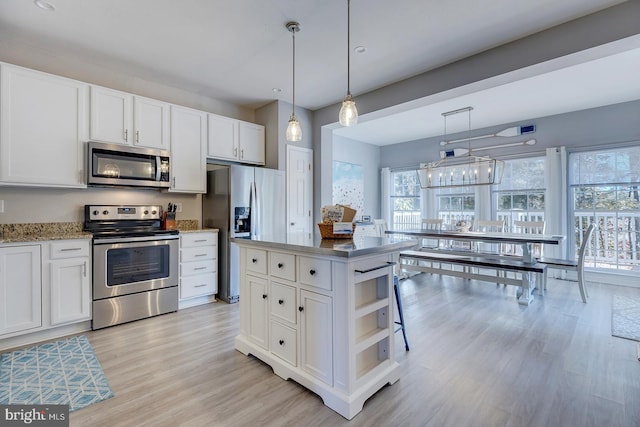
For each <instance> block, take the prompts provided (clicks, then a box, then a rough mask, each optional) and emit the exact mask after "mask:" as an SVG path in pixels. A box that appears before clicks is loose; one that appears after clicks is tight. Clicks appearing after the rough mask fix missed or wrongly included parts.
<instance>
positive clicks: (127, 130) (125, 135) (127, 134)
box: [124, 129, 129, 142]
mask: <svg viewBox="0 0 640 427" xmlns="http://www.w3.org/2000/svg"><path fill="white" fill-rule="evenodd" d="M124 140H125V142H129V129H125V130H124Z"/></svg>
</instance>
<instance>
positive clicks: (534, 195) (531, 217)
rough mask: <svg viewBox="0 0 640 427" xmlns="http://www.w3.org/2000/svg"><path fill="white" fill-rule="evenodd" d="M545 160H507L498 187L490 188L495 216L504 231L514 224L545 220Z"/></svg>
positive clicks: (538, 158)
mask: <svg viewBox="0 0 640 427" xmlns="http://www.w3.org/2000/svg"><path fill="white" fill-rule="evenodd" d="M544 163H545V159H544V157H532V158H526V159H514V160H506V161H505V163H504V174H503V176H502V181H501V183H500V184H496V185H494V186H493V188H492V200H493V209H494V211H495V217H496V218H497V219H498V220H503V221H504V223H505V227H506V229H507V230H511V229H512V226H513V221H544V196H545V185H544Z"/></svg>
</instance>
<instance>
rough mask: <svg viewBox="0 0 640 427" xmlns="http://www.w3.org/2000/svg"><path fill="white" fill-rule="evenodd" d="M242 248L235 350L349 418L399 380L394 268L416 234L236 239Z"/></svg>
mask: <svg viewBox="0 0 640 427" xmlns="http://www.w3.org/2000/svg"><path fill="white" fill-rule="evenodd" d="M231 241H232V242H233V244H236V245H238V246H239V248H240V296H241V297H240V302H239V304H240V334H239V335H238V336H237V337H236V339H235V348H236V349H237V350H238V351H240V352H242V353H243V354H246V355H249V354H252V355H254V356H255V357H257V358H258V359H260V360H262V361H263V362H265V363H267V364H268V365H270V366H271V368H272V369H273V371H274V373H275V374H277V375H278V376H280V377H282V378H284V379H293V380H295V381H296V382H298V383H299V384H301V385H303V386H304V387H306V388H308V389H309V390H311V391H313V392H314V393H316V394H318V395H319V396H320V397H321V398H322V400H323V402H324V404H325V405H327V406H328V407H330V408H331V409H333V410H334V411H336V412H337V413H339V414H340V415H342V416H343V417H345V418H347V419H351V418H353V417H354V416H355V415H356V414H357V413H358V412H360V411H361V410H362V407H363V405H364V402H365V401H366V400H367V399H368V398H369V397H371V396H372V395H373V394H374V393H376V392H377V391H378V390H379V389H380V388H382V387H383V386H384V385H386V384H393V383H395V382H396V381H397V380H398V379H399V365H398V364H397V362H396V361H395V358H394V300H393V266H394V264H395V261H396V259H397V257H398V253H399V252H400V251H402V250H404V249H408V248H411V247H414V246H415V245H416V244H417V242H416V241H415V240H407V239H404V238H398V237H362V238H356V239H355V240H350V239H336V240H326V239H325V240H323V239H320V237H319V236H315V237H311V238H306V237H305V236H303V235H294V236H288V237H286V236H284V237H275V238H274V237H272V236H271V237H265V236H262V237H261V238H253V239H244V238H233V239H231Z"/></svg>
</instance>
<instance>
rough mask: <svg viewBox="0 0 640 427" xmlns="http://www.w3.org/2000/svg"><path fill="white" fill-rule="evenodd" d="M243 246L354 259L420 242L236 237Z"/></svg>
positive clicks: (301, 236) (395, 238)
mask: <svg viewBox="0 0 640 427" xmlns="http://www.w3.org/2000/svg"><path fill="white" fill-rule="evenodd" d="M231 241H232V242H234V243H237V244H239V245H246V246H254V247H260V248H264V249H281V250H288V251H293V252H299V253H307V254H314V255H323V256H336V257H341V258H353V257H358V256H362V255H373V254H382V253H387V252H395V251H401V250H404V249H409V248H412V247H415V246H416V245H417V244H418V242H417V241H416V240H413V239H407V238H406V237H401V236H389V237H370V236H363V237H355V238H353V239H322V238H321V237H320V235H319V234H315V235H313V236H312V237H310V238H309V237H308V235H307V234H306V233H299V234H293V235H288V236H260V237H252V238H248V237H234V238H231Z"/></svg>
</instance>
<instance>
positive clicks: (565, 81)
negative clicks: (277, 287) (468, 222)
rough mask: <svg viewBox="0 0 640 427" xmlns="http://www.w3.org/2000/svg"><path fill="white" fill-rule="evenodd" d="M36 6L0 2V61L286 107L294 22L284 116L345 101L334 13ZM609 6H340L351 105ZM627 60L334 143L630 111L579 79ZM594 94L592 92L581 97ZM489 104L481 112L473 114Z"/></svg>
mask: <svg viewBox="0 0 640 427" xmlns="http://www.w3.org/2000/svg"><path fill="white" fill-rule="evenodd" d="M48 1H49V2H50V3H51V4H53V5H54V6H55V8H56V10H55V11H54V12H49V11H45V10H42V9H40V8H38V7H36V5H34V2H33V1H32V0H2V1H0V54H1V51H2V48H3V45H5V46H8V45H9V44H10V45H11V46H14V47H15V46H20V47H21V48H23V49H32V50H37V51H38V52H39V53H41V54H45V55H48V56H50V57H51V58H52V60H53V61H66V62H67V63H68V64H70V66H73V64H80V63H83V62H84V63H86V62H90V63H93V64H96V65H98V66H101V67H104V68H105V69H108V70H112V71H113V73H117V74H119V75H122V76H129V77H131V78H144V79H145V80H148V81H153V82H157V83H159V84H163V85H166V86H169V87H176V88H180V89H182V90H185V91H188V92H192V93H196V94H199V95H203V96H208V97H211V98H214V99H217V100H220V101H226V102H230V103H233V104H237V105H241V106H244V107H248V108H257V107H260V106H262V105H265V104H267V103H269V102H271V101H273V100H276V99H281V100H284V101H287V102H290V101H291V76H292V70H291V64H292V61H291V53H292V52H291V50H292V44H291V34H290V33H289V32H288V31H287V30H286V28H285V23H286V22H288V21H290V20H296V21H298V22H300V24H301V28H302V29H301V31H300V32H299V33H297V35H296V103H297V104H298V105H300V106H302V107H305V108H308V109H311V110H315V109H319V108H322V107H324V106H327V105H331V104H335V103H337V102H339V101H340V100H341V99H342V98H343V97H344V95H345V93H346V82H347V70H346V69H347V66H346V65H347V64H346V59H347V58H346V56H347V40H346V30H347V19H346V12H347V2H346V1H345V0H322V1H318V0H241V1H228V0H227V1H223V0H181V1H175V0H135V1H131V0H109V1H96V0H84V1H78V0H48ZM621 2H622V1H621V0H562V1H557V0H527V1H520V2H514V1H513V0H491V1H484V2H478V1H475V0H451V1H446V2H444V1H436V0H397V1H394V2H390V1H388V0H353V1H352V2H351V48H352V49H353V48H355V47H357V46H364V47H366V52H365V53H360V54H358V53H355V52H354V51H353V50H352V53H351V92H352V93H353V94H354V96H355V97H356V101H357V96H358V94H362V93H365V92H368V91H371V90H374V89H376V88H380V87H382V86H385V85H388V84H390V83H393V82H397V81H400V80H403V79H406V78H408V77H411V76H414V75H417V74H420V73H422V72H424V71H427V70H431V69H434V68H437V67H440V66H442V65H445V64H448V63H451V62H454V61H456V60H459V59H462V58H464V57H467V56H470V55H473V54H476V53H479V52H482V51H484V50H487V49H490V48H493V47H496V46H499V45H501V44H504V43H507V42H510V41H513V40H516V39H519V38H522V37H525V36H527V35H530V34H533V33H536V32H538V31H541V30H544V29H547V28H550V27H552V26H555V25H559V24H561V23H563V22H567V21H570V20H573V19H576V18H578V17H581V16H584V15H587V14H590V13H593V12H596V11H598V10H601V9H604V8H607V7H610V6H612V5H615V4H618V3H621ZM470 35H473V36H470ZM636 47H638V48H640V45H639V46H636ZM638 52H639V50H634V51H630V52H627V53H618V54H616V55H614V54H611V55H609V56H607V58H606V59H605V58H598V59H595V60H593V61H589V62H583V63H576V64H570V66H568V68H567V67H565V68H563V69H555V70H549V71H548V72H546V73H542V74H538V75H529V76H524V77H523V76H515V75H514V76H512V78H511V79H510V81H504V82H494V83H493V85H492V87H476V88H473V87H471V88H467V89H468V90H467V92H468V93H460V94H454V95H455V97H456V98H458V99H456V101H455V102H452V101H451V99H449V100H448V101H447V102H445V103H444V104H442V103H440V102H441V100H440V101H434V100H425V102H424V104H425V105H415V106H413V107H412V108H410V109H406V111H401V112H400V111H390V112H389V113H390V114H391V115H390V116H389V117H387V118H381V119H376V120H369V121H366V120H363V121H362V123H361V124H359V125H358V126H356V127H352V128H347V129H344V130H340V131H339V132H341V133H342V134H343V135H345V136H348V137H351V138H353V139H357V140H362V141H367V142H371V143H375V144H380V145H384V144H388V143H393V142H399V141H407V140H414V139H419V138H424V137H426V136H429V135H436V134H441V133H442V121H441V120H432V121H431V122H432V125H430V126H431V128H430V129H425V128H423V127H420V126H416V125H415V124H416V123H420V120H419V119H420V118H423V117H425V114H427V113H428V114H433V115H435V116H436V117H438V118H439V119H441V118H440V113H442V112H443V111H447V109H454V108H460V107H464V106H466V105H473V106H474V112H473V113H472V114H473V122H474V127H483V126H481V125H491V124H499V123H506V122H512V121H516V120H521V119H526V118H531V117H539V116H541V115H549V114H550V113H551V114H557V113H558V112H564V111H570V110H571V109H572V108H573V109H575V108H576V106H577V105H580V106H581V108H584V106H585V105H587V106H591V105H593V106H597V105H604V104H602V103H615V102H622V101H621V100H628V99H627V98H632V99H638V98H640V94H637V93H632V94H629V93H622V92H624V91H622V90H621V89H620V88H619V87H614V86H613V82H620V83H625V84H628V83H629V80H628V79H629V78H630V77H631V76H629V75H626V74H624V73H622V72H621V73H616V74H615V76H612V77H613V78H612V81H609V82H604V81H602V80H598V79H593V80H591V78H592V77H594V76H596V77H597V76H601V75H602V74H601V71H602V69H603V68H604V67H610V66H611V65H610V64H606V63H605V62H604V61H606V60H611V61H614V63H615V64H621V63H625V61H632V63H633V64H634V66H633V67H631V68H632V69H635V70H637V69H640V68H639V66H638V62H639V53H638ZM0 58H1V55H0ZM624 68H625V67H619V68H616V69H624ZM609 69H611V68H609ZM575 73H582V75H584V76H585V77H584V80H576V77H575ZM516 77H517V78H518V79H516ZM581 79H582V78H581ZM636 79H637V76H636ZM594 81H595V82H597V83H598V84H596V86H598V85H599V86H602V89H604V90H602V91H598V90H597V89H598V87H596V88H594V87H593V82H594ZM587 85H589V90H586V89H587ZM632 86H634V87H635V86H638V85H637V83H636V84H635V85H632ZM626 87H627V88H628V87H629V86H626ZM274 88H279V89H281V91H280V92H274V90H273V89H274ZM541 88H544V90H543V89H541ZM549 88H554V89H553V90H550V89H549ZM557 88H562V89H563V90H564V89H566V90H567V92H566V93H563V94H561V95H562V96H560V99H562V100H564V101H565V102H562V103H559V102H556V100H554V102H551V103H550V102H549V98H548V97H549V96H552V95H554V94H557V91H556V89H557ZM462 92H464V91H462ZM592 92H594V93H597V94H598V95H597V97H595V96H596V95H594V96H591V93H592ZM522 93H528V94H532V95H534V96H532V97H531V98H529V97H528V98H527V103H526V105H525V104H523V103H518V102H517V100H518V94H522ZM603 94H606V96H605V95H603ZM459 96H462V98H459ZM452 97H454V96H453V95H452V96H451V97H449V98H452ZM488 100H491V108H490V109H489V108H482V107H483V105H485V103H487V102H488ZM549 104H551V105H549ZM451 105H452V106H453V107H452V108H449V106H451ZM415 107H420V108H427V110H420V109H416V108H415ZM550 107H553V108H550ZM429 109H430V110H429ZM483 110H484V113H483ZM488 110H491V113H489V112H488ZM483 114H484V116H483ZM336 116H337V112H336ZM416 118H418V120H416ZM378 120H382V121H380V122H379V121H378ZM384 120H386V122H385V121H384ZM389 120H393V121H394V122H393V123H394V125H393V126H389ZM403 120H404V122H403ZM436 128H437V129H436ZM388 129H395V130H394V132H392V133H390V132H388V131H387V130H388ZM383 130H384V131H383ZM434 132H437V133H434Z"/></svg>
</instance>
